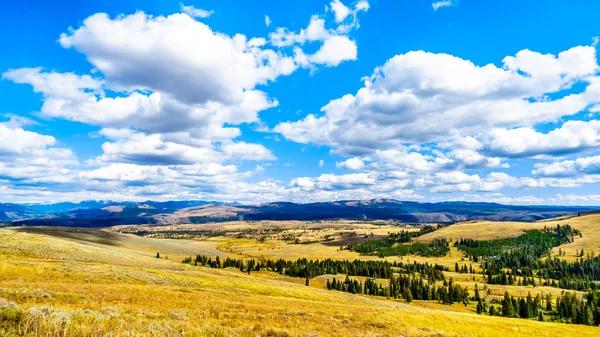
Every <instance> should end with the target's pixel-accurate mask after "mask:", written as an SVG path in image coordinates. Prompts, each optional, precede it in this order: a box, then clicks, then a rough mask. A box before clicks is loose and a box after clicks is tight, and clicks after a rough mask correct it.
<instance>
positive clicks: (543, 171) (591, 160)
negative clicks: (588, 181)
mask: <svg viewBox="0 0 600 337" xmlns="http://www.w3.org/2000/svg"><path fill="white" fill-rule="evenodd" d="M531 173H532V174H534V175H538V176H543V177H572V176H577V175H581V174H600V156H593V157H584V158H577V159H575V160H564V161H559V162H553V163H550V164H536V165H535V170H533V171H532V172H531Z"/></svg>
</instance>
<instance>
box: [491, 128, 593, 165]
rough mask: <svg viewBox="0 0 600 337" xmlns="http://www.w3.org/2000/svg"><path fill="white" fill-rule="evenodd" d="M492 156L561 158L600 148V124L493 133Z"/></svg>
mask: <svg viewBox="0 0 600 337" xmlns="http://www.w3.org/2000/svg"><path fill="white" fill-rule="evenodd" d="M485 142H486V147H487V148H488V149H489V151H490V152H493V153H495V154H496V155H499V156H505V157H534V156H540V155H541V156H562V155H567V154H571V153H577V152H581V151H584V150H588V149H594V148H598V146H600V121H599V120H592V121H587V122H586V121H567V122H565V123H564V124H563V125H562V126H561V127H559V128H556V129H554V130H552V131H550V132H548V133H541V132H538V131H535V130H534V129H533V128H532V127H521V128H516V129H494V130H491V131H490V133H489V135H488V136H487V139H486V141H485Z"/></svg>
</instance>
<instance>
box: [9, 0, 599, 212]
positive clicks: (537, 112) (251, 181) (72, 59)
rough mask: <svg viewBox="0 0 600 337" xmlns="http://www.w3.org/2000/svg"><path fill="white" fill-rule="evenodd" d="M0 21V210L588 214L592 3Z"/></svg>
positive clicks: (242, 7) (57, 12)
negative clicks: (163, 207) (179, 203)
mask: <svg viewBox="0 0 600 337" xmlns="http://www.w3.org/2000/svg"><path fill="white" fill-rule="evenodd" d="M0 9H1V10H0V29H2V31H3V32H4V34H2V35H1V36H0V44H1V45H2V46H3V47H4V48H3V49H4V51H5V52H4V54H3V57H2V58H1V59H0V73H1V74H2V80H0V159H1V160H0V202H55V201H63V200H70V201H78V200H85V199H114V200H146V199H156V200H164V199H205V200H223V201H239V202H247V203H258V202H266V201H274V200H290V201H297V202H310V201H317V200H333V199H366V198H377V197H384V198H388V197H389V198H395V199H405V200H418V201H444V200H468V201H496V202H502V203H511V204H581V205H599V204H600V192H598V187H599V183H598V182H600V155H599V153H598V148H599V146H600V121H599V120H598V113H599V112H600V104H599V103H600V77H599V67H598V62H597V57H596V54H597V40H598V39H597V36H600V26H599V25H598V24H597V20H596V18H595V15H594V13H597V12H598V9H600V4H598V3H597V2H595V1H591V0H590V1H577V2H566V1H559V0H551V1H527V2H523V1H502V2H500V1H467V0H462V1H460V2H459V1H453V0H449V1H433V2H432V1H425V0H406V1H372V0H371V1H368V0H360V1H354V2H351V1H342V2H340V1H338V0H336V1H324V2H319V1H287V2H282V3H274V2H270V1H259V2H239V1H187V2H184V3H180V2H176V1H173V2H171V1H127V2H124V1H102V2H90V3H83V4H82V3H81V2H75V1H60V2H58V3H49V2H47V1H18V2H17V1H14V2H4V3H3V4H2V5H1V8H0Z"/></svg>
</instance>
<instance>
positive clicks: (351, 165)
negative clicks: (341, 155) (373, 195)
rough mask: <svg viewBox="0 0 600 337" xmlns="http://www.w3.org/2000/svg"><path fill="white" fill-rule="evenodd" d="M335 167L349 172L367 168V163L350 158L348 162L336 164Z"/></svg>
mask: <svg viewBox="0 0 600 337" xmlns="http://www.w3.org/2000/svg"><path fill="white" fill-rule="evenodd" d="M335 166H337V167H339V168H345V169H347V170H360V169H363V168H364V167H365V163H364V162H363V161H362V160H361V159H359V158H350V159H347V160H346V161H343V162H337V163H335Z"/></svg>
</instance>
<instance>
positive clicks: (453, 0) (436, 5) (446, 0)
mask: <svg viewBox="0 0 600 337" xmlns="http://www.w3.org/2000/svg"><path fill="white" fill-rule="evenodd" d="M456 4H458V0H442V1H435V2H432V3H431V7H433V10H434V11H437V10H438V9H440V8H443V7H450V6H454V5H456Z"/></svg>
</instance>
